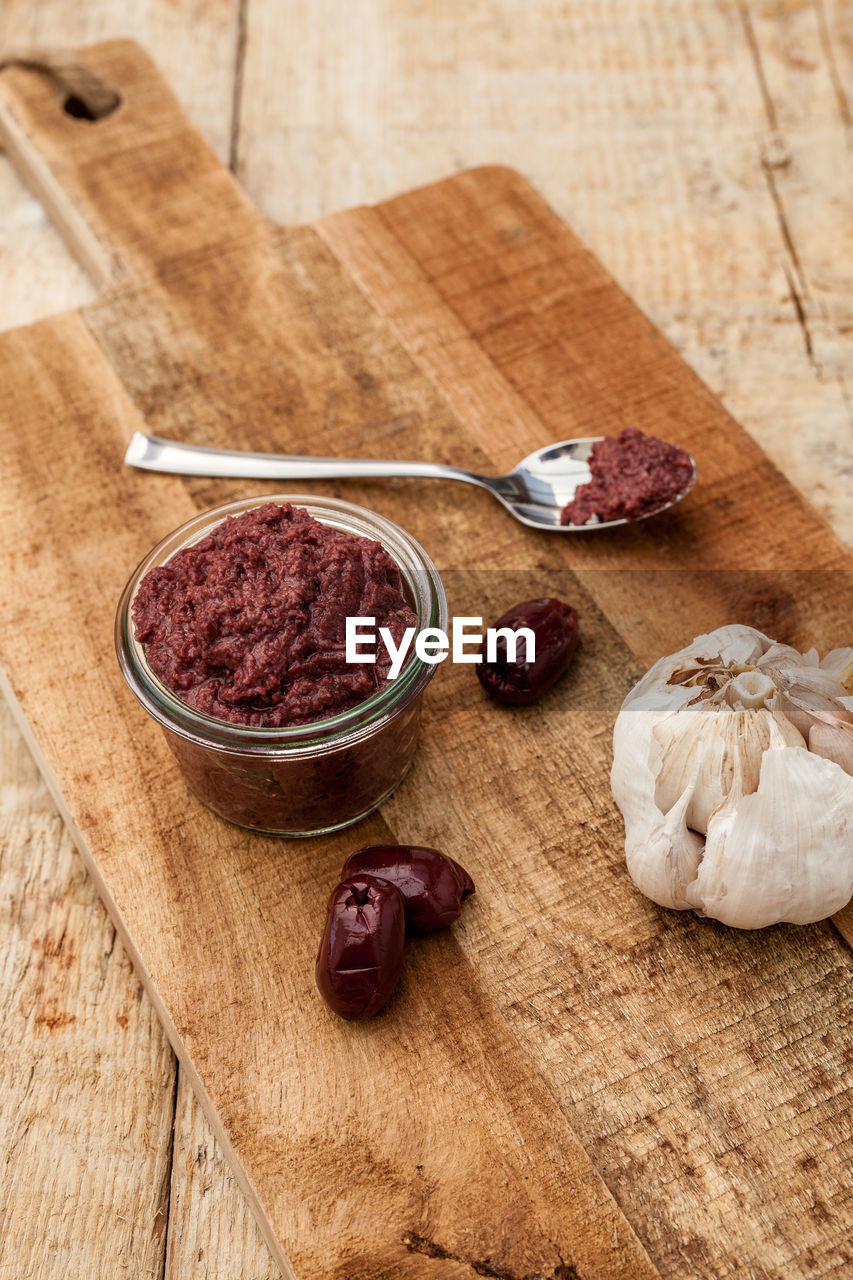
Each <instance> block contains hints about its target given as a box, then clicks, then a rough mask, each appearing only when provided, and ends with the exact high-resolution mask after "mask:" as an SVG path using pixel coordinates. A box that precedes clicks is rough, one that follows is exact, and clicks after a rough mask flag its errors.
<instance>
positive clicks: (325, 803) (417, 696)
mask: <svg viewBox="0 0 853 1280" xmlns="http://www.w3.org/2000/svg"><path fill="white" fill-rule="evenodd" d="M348 616H349V617H372V618H374V619H375V623H374V625H373V626H372V627H371V628H370V629H371V630H372V631H373V632H374V634H377V635H378V632H379V628H380V627H387V628H388V630H389V631H390V633H391V636H392V638H393V642H394V643H395V644H396V645H399V642H400V639H401V637H402V635H403V633H404V631H405V630H406V629H407V628H409V627H414V628H415V631H416V632H418V631H420V630H422V629H423V628H426V627H440V628H442V629H446V627H447V598H446V596H445V593H444V588H443V586H442V583H441V579H440V578H439V576H438V572H437V570H436V568H435V566H434V565H433V563H432V561H431V560H430V558H429V556H428V555H427V554H426V552H425V551H424V550H423V548H422V547H421V546H420V545H419V544H418V543H417V542H415V540H414V539H413V538H411V537H410V536H409V534H407V533H406V532H405V531H404V530H403V529H401V528H400V527H399V526H398V525H396V524H393V523H392V522H391V521H390V520H387V519H385V518H384V517H383V516H380V515H377V514H376V513H375V512H372V511H367V510H365V509H364V508H362V507H356V506H354V505H352V504H351V503H347V502H341V501H339V500H337V499H333V498H316V497H307V496H296V497H288V496H283V495H277V496H274V497H271V498H251V499H246V500H244V501H241V502H233V503H229V504H228V505H226V506H221V507H217V508H215V509H213V510H211V511H207V512H204V513H203V514H202V515H199V516H197V517H195V518H194V519H193V520H190V521H189V522H188V523H186V524H184V525H182V526H181V527H180V528H179V529H176V530H175V531H174V533H172V534H170V535H169V536H168V537H167V538H165V539H163V541H162V542H160V543H159V544H158V545H157V546H156V547H154V549H153V550H152V551H151V552H150V553H149V555H147V556H146V558H145V559H144V560H143V561H142V563H141V564H140V565H139V567H138V568H137V570H136V572H135V573H134V574H133V577H132V578H131V579H130V581H129V582H128V584H127V586H126V587H125V590H124V593H123V594H122V598H121V601H120V603H119V608H118V613H117V617H116V651H117V653H118V658H119V663H120V665H121V668H122V672H123V673H124V676H125V679H126V680H127V682H128V684H129V685H130V688H131V690H132V691H133V693H134V694H135V695H136V697H137V698H138V699H139V701H140V702H141V703H142V705H143V706H144V707H145V708H146V710H147V711H148V712H149V713H150V714H151V715H152V716H153V717H154V718H155V720H157V722H158V723H159V724H160V726H161V728H162V729H163V732H164V734H165V736H166V741H167V742H168V744H169V746H170V748H171V750H172V752H173V754H174V756H175V758H176V760H177V762H178V764H179V766H180V768H181V770H182V772H183V775H184V777H185V779H186V781H187V783H188V785H189V786H190V788H191V789H192V791H193V792H195V794H196V795H197V796H198V797H199V799H200V800H202V801H203V802H204V803H205V804H206V805H208V806H209V807H210V808H211V809H213V810H214V811H215V812H216V813H218V814H219V815H220V816H221V817H223V818H227V819H228V820H229V821H230V822H234V823H237V824H238V825H239V826H243V827H250V828H252V829H254V830H258V831H263V832H267V833H270V834H274V835H282V836H309V835H319V834H321V833H323V832H328V831H335V830H338V829H339V828H341V827H346V826H349V825H350V824H351V823H353V822H357V821H358V820H359V819H360V818H362V817H364V816H365V815H366V814H367V813H369V812H370V811H371V810H372V809H375V808H376V806H377V805H379V804H381V803H382V801H383V800H385V799H386V798H387V797H388V796H389V795H390V794H391V792H392V791H393V790H394V789H395V787H396V786H397V785H398V783H399V782H400V781H401V779H402V778H403V776H404V774H405V773H406V771H407V769H408V767H409V765H410V764H411V761H412V757H413V755H414V752H415V746H416V743H417V734H418V725H419V721H420V712H421V703H422V700H423V694H424V691H425V689H426V686H427V684H428V683H429V680H430V678H431V677H432V675H433V674H434V672H435V666H434V665H430V664H428V663H425V662H423V661H422V660H421V659H420V658H419V657H418V656H417V654H416V652H415V649H414V646H413V645H411V646H410V648H409V650H408V653H407V657H406V659H405V661H404V662H403V665H402V668H401V669H400V672H399V674H398V675H397V676H396V678H395V679H393V680H391V679H389V678H388V672H389V666H390V658H389V657H388V654H387V650H386V648H385V646H384V645H383V643H382V642H378V643H377V645H376V647H375V650H373V652H375V656H376V661H375V662H373V663H371V662H358V663H347V662H346V653H345V624H346V618H347V617H348ZM363 651H365V652H368V653H369V652H371V650H370V647H369V646H365V649H364V650H363Z"/></svg>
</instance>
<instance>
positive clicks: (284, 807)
mask: <svg viewBox="0 0 853 1280" xmlns="http://www.w3.org/2000/svg"><path fill="white" fill-rule="evenodd" d="M270 502H273V503H279V504H281V503H286V502H289V503H291V504H292V505H293V506H299V507H302V508H304V509H305V510H306V511H308V513H309V515H311V516H313V517H314V518H315V519H316V520H319V521H321V522H322V523H323V524H327V525H330V526H331V527H332V528H334V529H338V530H341V531H342V532H344V533H348V534H352V535H354V536H359V537H364V538H371V539H373V540H374V541H376V542H379V543H381V545H382V546H383V547H384V548H385V550H386V551H387V552H388V554H389V555H390V556H391V558H392V559H393V560H394V562H395V563H396V565H397V567H398V569H399V570H400V576H401V580H402V588H403V593H404V595H405V596H406V597H407V602H408V604H409V605H410V607H411V609H412V610H413V612H414V613H415V614H416V617H417V622H416V627H417V630H418V631H420V630H422V629H423V628H424V627H440V628H442V630H445V631H446V630H447V597H446V595H445V592H444V587H443V585H442V582H441V579H440V578H439V576H438V571H437V569H436V568H435V565H434V564H433V563H432V561H431V560H430V558H429V556H428V555H427V554H426V552H425V551H424V550H423V548H422V547H421V546H420V545H419V544H418V543H417V542H415V540H414V538H411V537H410V536H409V534H407V533H406V532H405V531H404V530H403V529H401V528H400V527H399V525H396V524H394V523H392V521H390V520H386V519H385V518H384V517H383V516H380V515H377V514H376V512H374V511H368V510H365V508H363V507H356V506H353V505H352V503H349V502H341V501H339V500H337V499H335V498H320V497H309V496H305V495H297V496H290V495H283V494H276V495H273V496H272V497H263V498H248V499H245V500H243V501H241V502H231V503H228V504H227V505H225V506H220V507H216V508H214V509H212V510H210V511H206V512H203V513H202V514H201V515H199V516H196V517H195V518H194V519H192V520H189V521H188V522H187V523H186V524H184V525H181V527H180V528H179V529H176V530H175V531H174V533H171V534H169V536H168V537H166V538H164V539H163V541H162V542H160V543H158V544H157V546H156V547H154V549H153V550H152V551H151V552H150V553H149V554H148V555H147V556H146V557H145V559H144V560H143V561H142V563H141V564H140V565H139V567H138V568H137V569H136V572H135V573H134V574H133V576H132V578H131V579H130V581H129V582H128V584H127V586H126V587H125V589H124V592H123V593H122V597H121V600H120V602H119V607H118V613H117V615H116V652H117V654H118V660H119V664H120V666H121V669H122V672H123V674H124V677H125V679H126V680H127V682H128V684H129V685H130V688H131V689H132V691H133V693H134V694H135V695H136V697H137V698H138V699H139V701H140V702H141V703H142V705H143V706H144V707H145V709H146V711H148V712H149V713H150V714H151V715H152V716H153V717H154V719H155V720H156V721H157V722H158V723H159V725H160V726H161V728H162V729H163V732H164V734H165V736H166V741H167V742H168V744H169V746H170V748H171V750H172V753H173V754H174V756H175V759H176V760H177V762H178V765H179V766H180V768H181V771H182V772H183V775H184V777H185V779H186V781H187V783H188V785H189V787H190V788H191V790H192V791H193V792H195V794H196V795H197V796H198V798H199V799H200V800H202V801H203V802H204V804H206V805H207V806H208V807H209V808H211V809H213V810H214V812H215V813H218V814H219V815H220V817H223V818H227V819H228V821H229V822H234V823H236V824H237V825H238V826H241V827H250V828H252V829H254V830H256V831H263V832H267V833H268V834H271V835H280V836H310V835H321V834H323V833H325V832H329V831H337V830H339V829H340V828H341V827H347V826H349V825H350V824H351V823H353V822H358V820H359V819H360V818H363V817H364V816H365V815H366V814H368V813H370V812H371V810H373V809H375V808H376V807H377V805H380V804H381V803H382V801H383V800H385V799H387V797H388V796H389V795H390V794H391V792H392V791H393V790H394V789H395V787H397V785H398V784H399V783H400V781H401V780H402V778H403V776H404V774H405V773H406V771H407V770H408V768H409V765H410V764H411V762H412V757H413V755H414V752H415V746H416V743H417V735H418V725H419V721H420V714H421V703H422V701H423V695H424V691H425V689H426V686H427V684H428V683H429V681H430V679H431V678H432V676H433V674H434V673H435V666H433V665H430V664H428V663H425V662H423V661H421V659H420V658H418V657H417V655H416V653H415V649H414V644H412V646H411V647H410V649H409V652H408V654H407V656H406V660H405V662H404V664H403V667H402V669H401V671H400V674H399V675H398V676H397V678H396V679H395V680H391V681H388V682H387V683H386V684H385V686H384V687H383V688H381V689H378V690H377V691H376V692H375V693H373V694H371V695H370V696H369V697H368V698H366V699H365V700H364V701H363V702H361V703H359V704H358V705H357V706H355V707H352V708H350V709H349V710H347V711H343V712H340V713H338V714H337V715H334V716H330V717H328V718H327V719H324V720H315V721H313V722H311V723H309V724H300V725H288V726H285V727H283V728H278V727H275V728H270V727H260V728H259V727H256V726H252V725H242V724H232V723H230V722H229V721H226V720H220V719H218V718H217V717H214V716H208V715H205V714H204V713H202V712H199V711H196V710H195V709H194V708H193V707H190V706H189V705H188V704H187V703H186V702H184V701H182V700H181V699H180V698H179V697H178V696H177V695H176V694H175V693H173V692H172V691H171V690H170V689H169V688H167V687H166V685H165V684H163V682H162V681H161V680H160V679H159V678H158V677H157V676H156V675H155V674H154V672H153V671H152V669H151V667H150V666H149V665H148V662H147V660H146V656H145V647H144V645H142V644H140V643H139V641H138V640H137V639H136V636H135V634H134V628H133V622H132V618H133V612H132V610H133V601H134V597H135V595H136V591H137V589H138V587H139V584H140V582H141V581H142V579H143V578H144V577H145V575H146V574H147V573H148V571H149V570H150V569H153V568H155V567H156V566H159V565H163V564H165V563H166V562H167V561H168V560H170V559H171V558H172V556H173V555H175V553H176V552H178V551H180V550H182V549H183V548H184V547H187V546H191V545H192V544H193V543H196V542H199V541H200V540H201V539H202V538H204V537H206V535H207V534H208V533H209V532H210V531H211V530H212V529H213V528H214V526H215V525H217V524H219V523H220V522H221V521H223V520H224V519H226V517H228V516H234V515H240V514H242V513H243V512H245V511H249V510H251V509H253V508H254V507H259V506H263V505H265V504H267V503H270Z"/></svg>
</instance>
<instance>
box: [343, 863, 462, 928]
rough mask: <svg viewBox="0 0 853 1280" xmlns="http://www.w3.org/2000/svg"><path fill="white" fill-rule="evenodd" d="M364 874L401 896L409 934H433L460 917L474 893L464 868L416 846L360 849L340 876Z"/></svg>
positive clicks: (346, 864)
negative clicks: (382, 881)
mask: <svg viewBox="0 0 853 1280" xmlns="http://www.w3.org/2000/svg"><path fill="white" fill-rule="evenodd" d="M365 872H367V873H368V874H369V875H372V876H379V877H381V878H382V879H383V880H389V881H390V882H391V884H395V885H396V886H397V888H398V889H399V890H400V892H401V893H402V895H403V901H404V903H405V907H406V923H407V924H408V926H409V931H410V932H411V933H432V932H433V930H435V929H443V928H445V926H446V925H449V924H453V921H454V920H457V919H458V918H459V912H460V910H461V908H462V903H463V902H464V901H465V899H466V898H467V897H470V895H471V894H472V893H473V892H474V881H473V880H472V879H471V877H470V876H469V875H468V872H467V871H466V870H465V868H464V867H461V866H460V865H459V863H458V862H454V860H453V858H448V857H447V856H446V854H443V853H439V851H438V849H426V848H424V847H423V846H422V845H415V844H375V845H369V846H368V847H367V848H366V849H359V850H358V852H357V853H354V854H353V855H352V857H350V858H348V859H347V861H346V863H345V864H344V871H343V874H344V875H345V876H352V875H355V874H363V873H365Z"/></svg>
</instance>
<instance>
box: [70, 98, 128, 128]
mask: <svg viewBox="0 0 853 1280" xmlns="http://www.w3.org/2000/svg"><path fill="white" fill-rule="evenodd" d="M120 105H121V97H120V95H119V94H116V95H115V101H114V102H110V103H104V104H103V105H101V104H98V105H97V106H93V105H92V104H91V103H89V102H85V101H84V100H83V98H80V97H78V95H77V94H76V93H69V95H68V97H67V98H66V99H65V101H64V102H63V104H62V110H63V111H64V112H65V114H66V115H67V116H73V117H74V119H75V120H88V121H89V122H90V123H92V124H95V123H96V122H97V121H98V120H103V119H105V117H106V116H111V115H112V113H113V112H114V111H115V109H116V107H118V106H120Z"/></svg>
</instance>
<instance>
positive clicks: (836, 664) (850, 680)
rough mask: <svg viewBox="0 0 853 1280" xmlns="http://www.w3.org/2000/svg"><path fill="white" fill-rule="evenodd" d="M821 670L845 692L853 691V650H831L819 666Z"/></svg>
mask: <svg viewBox="0 0 853 1280" xmlns="http://www.w3.org/2000/svg"><path fill="white" fill-rule="evenodd" d="M820 667H821V670H822V671H825V672H826V673H827V675H829V676H831V677H832V678H833V679H834V680H837V681H838V683H839V684H840V685H842V686H843V688H844V689H845V691H846V690H851V691H853V649H851V648H849V647H848V648H845V649H831V650H830V651H829V653H828V654H827V655H826V657H825V658H824V659H823V661H822V662H821V664H820Z"/></svg>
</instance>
